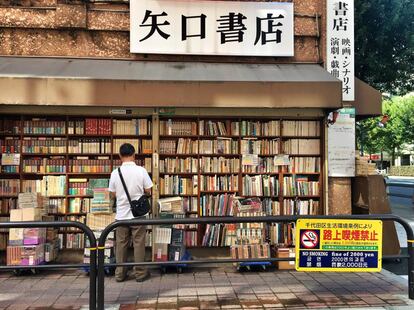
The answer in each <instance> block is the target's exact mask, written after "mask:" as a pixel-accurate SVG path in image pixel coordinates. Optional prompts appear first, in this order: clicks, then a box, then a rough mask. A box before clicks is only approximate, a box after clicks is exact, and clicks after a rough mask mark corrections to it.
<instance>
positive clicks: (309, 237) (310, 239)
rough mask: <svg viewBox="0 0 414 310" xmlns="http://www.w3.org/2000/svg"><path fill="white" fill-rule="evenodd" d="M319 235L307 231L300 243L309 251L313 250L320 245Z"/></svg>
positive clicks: (312, 231)
mask: <svg viewBox="0 0 414 310" xmlns="http://www.w3.org/2000/svg"><path fill="white" fill-rule="evenodd" d="M318 241H319V240H318V234H317V233H316V232H315V231H314V230H306V231H304V232H303V233H302V235H301V237H300V242H301V243H302V245H303V246H304V247H305V248H307V249H312V248H314V247H316V246H317V245H318Z"/></svg>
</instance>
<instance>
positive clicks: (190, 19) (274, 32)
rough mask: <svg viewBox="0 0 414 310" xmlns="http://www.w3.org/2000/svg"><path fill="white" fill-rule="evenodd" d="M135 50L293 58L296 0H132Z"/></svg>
mask: <svg viewBox="0 0 414 310" xmlns="http://www.w3.org/2000/svg"><path fill="white" fill-rule="evenodd" d="M130 27H131V29H130V30H131V31H130V39H131V48H130V49H131V53H148V54H149V53H153V54H195V55H237V56H293V55H294V48H293V45H294V44H293V42H294V35H293V31H294V30H293V3H280V2H236V1H185V0H179V1H174V0H131V1H130Z"/></svg>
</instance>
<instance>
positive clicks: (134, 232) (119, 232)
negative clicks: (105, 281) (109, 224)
mask: <svg viewBox="0 0 414 310" xmlns="http://www.w3.org/2000/svg"><path fill="white" fill-rule="evenodd" d="M145 233H146V226H145V225H141V226H131V227H127V226H119V227H117V228H116V249H115V256H116V262H117V263H125V262H126V261H127V258H128V256H127V255H128V245H129V244H130V239H131V237H132V243H133V246H134V259H135V262H143V261H144V259H145ZM134 273H135V278H142V277H144V276H146V275H147V273H148V271H147V269H146V268H142V267H138V266H134ZM126 275H127V267H117V268H116V270H115V277H116V278H117V279H122V278H125V276H126Z"/></svg>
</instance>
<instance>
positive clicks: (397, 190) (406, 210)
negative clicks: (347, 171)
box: [383, 177, 414, 275]
mask: <svg viewBox="0 0 414 310" xmlns="http://www.w3.org/2000/svg"><path fill="white" fill-rule="evenodd" d="M389 182H392V183H401V184H410V185H411V184H412V185H413V186H414V178H399V177H390V178H389V179H388V180H387V183H389ZM388 192H389V193H390V194H391V195H389V196H388V199H389V202H390V205H391V210H392V213H393V214H395V215H399V216H401V217H402V218H404V219H406V220H407V221H408V222H409V223H410V224H411V227H412V228H413V229H414V204H413V198H412V196H413V193H414V187H413V188H408V187H398V186H390V187H389V188H388ZM392 194H404V195H409V196H410V197H411V198H403V197H395V196H392ZM396 228H397V233H398V239H399V241H400V246H401V251H402V253H404V254H406V253H407V236H406V234H405V230H404V229H403V228H402V227H401V226H400V225H399V224H396ZM383 267H384V268H385V269H387V270H389V271H391V272H393V273H396V274H399V275H407V274H408V271H407V270H408V268H407V260H403V261H402V262H395V261H384V263H383Z"/></svg>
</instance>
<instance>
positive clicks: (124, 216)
mask: <svg viewBox="0 0 414 310" xmlns="http://www.w3.org/2000/svg"><path fill="white" fill-rule="evenodd" d="M121 172H122V176H123V177H124V180H125V185H126V187H127V189H128V192H129V195H130V196H131V200H137V199H139V198H140V197H141V196H142V195H144V189H149V188H151V187H152V181H151V178H150V176H149V175H148V172H147V170H145V168H143V167H141V166H138V165H137V164H135V163H134V162H132V161H131V162H124V163H122V166H121ZM109 191H110V192H113V193H116V217H115V218H116V219H117V220H129V219H133V218H134V216H133V215H132V212H131V207H130V205H129V201H128V198H127V196H126V194H125V190H124V187H123V186H122V182H121V178H120V177H119V172H118V169H115V170H114V171H112V173H111V178H110V179H109Z"/></svg>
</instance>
